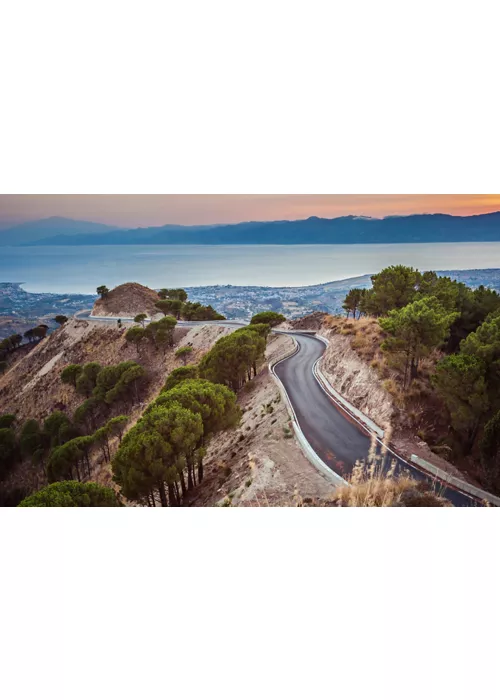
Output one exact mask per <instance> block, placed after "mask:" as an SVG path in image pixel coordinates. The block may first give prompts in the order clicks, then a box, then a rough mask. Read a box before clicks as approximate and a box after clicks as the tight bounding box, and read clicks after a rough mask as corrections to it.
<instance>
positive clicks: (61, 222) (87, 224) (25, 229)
mask: <svg viewBox="0 0 500 700" xmlns="http://www.w3.org/2000/svg"><path fill="white" fill-rule="evenodd" d="M117 228H118V227H117V226H108V224H100V223H96V222H94V221H81V220H79V219H70V218H67V217H64V216H50V217H48V218H46V219H37V220H36V221H25V222H24V223H22V224H17V225H16V226H12V227H10V228H7V229H4V230H3V231H0V245H23V244H24V245H26V244H30V243H33V242H34V241H39V240H41V239H45V238H46V237H47V234H48V233H53V232H54V231H55V232H57V231H59V232H62V231H64V232H65V233H64V234H61V233H60V235H64V236H65V238H69V237H71V236H74V235H82V234H83V235H93V236H95V235H99V234H104V233H108V232H110V231H114V230H116V229H117Z"/></svg>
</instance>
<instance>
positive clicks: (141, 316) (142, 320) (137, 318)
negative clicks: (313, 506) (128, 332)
mask: <svg viewBox="0 0 500 700" xmlns="http://www.w3.org/2000/svg"><path fill="white" fill-rule="evenodd" d="M146 319H147V314H137V316H135V317H134V323H140V324H141V326H142V327H143V328H144V325H145V321H146Z"/></svg>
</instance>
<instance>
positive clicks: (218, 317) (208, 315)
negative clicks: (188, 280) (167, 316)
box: [181, 301, 226, 321]
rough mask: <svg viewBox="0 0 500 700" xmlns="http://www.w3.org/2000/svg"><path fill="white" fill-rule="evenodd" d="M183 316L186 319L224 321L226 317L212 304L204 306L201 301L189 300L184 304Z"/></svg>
mask: <svg viewBox="0 0 500 700" xmlns="http://www.w3.org/2000/svg"><path fill="white" fill-rule="evenodd" d="M181 316H182V318H183V319H185V320H186V321H224V320H225V319H226V317H225V316H223V315H222V314H219V313H217V311H216V310H215V309H214V308H213V307H212V306H210V304H209V305H208V306H203V305H202V304H200V303H199V302H190V301H187V302H186V303H185V304H183V307H182V313H181Z"/></svg>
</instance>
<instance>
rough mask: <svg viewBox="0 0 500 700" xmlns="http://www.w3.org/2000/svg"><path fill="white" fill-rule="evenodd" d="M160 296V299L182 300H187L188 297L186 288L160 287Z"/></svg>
mask: <svg viewBox="0 0 500 700" xmlns="http://www.w3.org/2000/svg"><path fill="white" fill-rule="evenodd" d="M158 296H159V297H160V299H178V300H180V301H181V302H184V301H187V298H188V295H187V293H186V291H185V290H184V289H160V291H159V292H158Z"/></svg>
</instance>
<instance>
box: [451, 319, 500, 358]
mask: <svg viewBox="0 0 500 700" xmlns="http://www.w3.org/2000/svg"><path fill="white" fill-rule="evenodd" d="M460 350H461V352H463V353H466V354H468V355H475V356H476V357H480V358H481V359H482V360H484V361H485V362H486V364H487V365H488V366H491V365H494V364H496V363H497V362H498V361H499V360H500V316H496V317H492V318H489V319H487V320H486V321H485V322H484V323H483V324H481V326H479V328H478V329H477V330H476V331H475V332H474V333H470V334H469V335H468V336H467V338H466V339H465V340H464V341H463V342H462V344H461V345H460Z"/></svg>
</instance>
